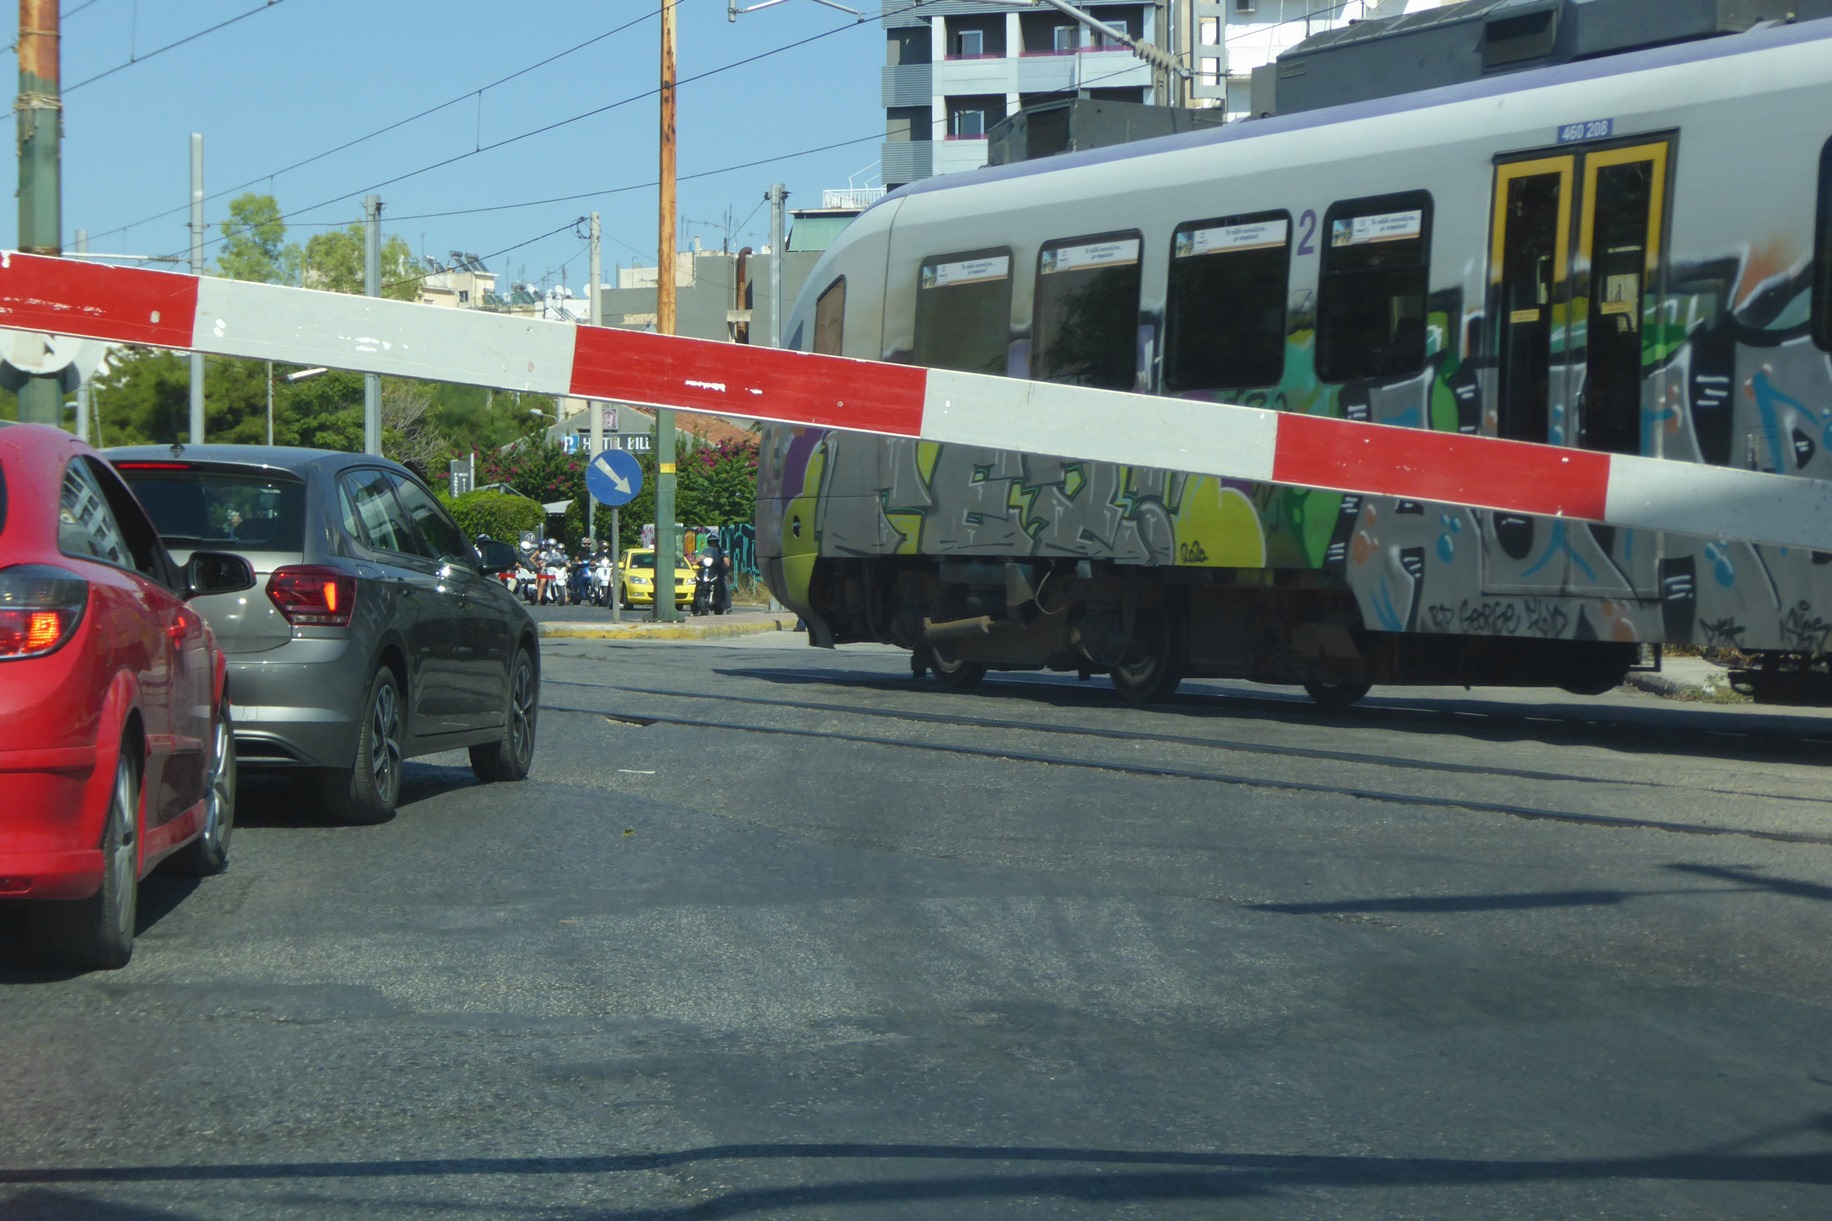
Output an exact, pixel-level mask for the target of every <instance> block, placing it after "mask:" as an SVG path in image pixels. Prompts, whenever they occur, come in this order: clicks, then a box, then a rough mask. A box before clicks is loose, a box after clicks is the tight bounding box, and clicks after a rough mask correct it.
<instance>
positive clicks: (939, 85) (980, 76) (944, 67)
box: [930, 56, 1018, 97]
mask: <svg viewBox="0 0 1832 1221" xmlns="http://www.w3.org/2000/svg"><path fill="white" fill-rule="evenodd" d="M930 66H931V67H933V68H934V69H935V77H934V79H935V92H936V93H939V94H942V95H943V96H945V97H953V96H955V95H957V94H962V93H1015V92H1017V76H1018V71H1017V69H1018V60H1017V59H1016V58H1015V57H1013V58H1007V57H1005V56H997V57H993V58H980V59H945V60H943V61H942V62H941V63H939V64H932V65H930Z"/></svg>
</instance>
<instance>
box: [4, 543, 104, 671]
mask: <svg viewBox="0 0 1832 1221" xmlns="http://www.w3.org/2000/svg"><path fill="white" fill-rule="evenodd" d="M88 605H89V582H87V581H85V580H83V578H81V577H79V576H77V575H76V574H75V573H74V572H69V571H67V570H65V569H62V568H54V567H52V566H51V565H49V564H20V565H17V566H16V567H13V568H0V659H5V658H14V657H38V656H40V655H42V654H45V653H49V652H51V651H52V650H54V649H56V648H58V647H59V646H60V645H62V644H63V643H64V641H66V640H68V639H70V634H71V633H72V632H74V631H75V630H76V625H77V624H78V623H80V622H82V619H83V608H84V607H86V606H88Z"/></svg>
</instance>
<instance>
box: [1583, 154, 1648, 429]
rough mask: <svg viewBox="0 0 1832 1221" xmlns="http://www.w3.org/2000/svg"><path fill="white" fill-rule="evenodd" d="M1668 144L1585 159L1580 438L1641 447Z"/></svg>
mask: <svg viewBox="0 0 1832 1221" xmlns="http://www.w3.org/2000/svg"><path fill="white" fill-rule="evenodd" d="M1666 157H1667V146H1666V145H1665V144H1644V145H1639V146H1636V147H1634V148H1621V149H1611V150H1608V151H1606V152H1599V153H1592V154H1590V155H1589V156H1587V157H1586V158H1585V159H1584V206H1583V211H1582V216H1581V221H1580V230H1579V232H1580V237H1579V239H1578V258H1579V259H1580V260H1582V261H1583V262H1584V263H1585V264H1587V266H1588V272H1589V274H1588V284H1589V291H1588V293H1587V294H1586V300H1585V310H1584V324H1585V326H1584V329H1585V336H1584V349H1585V359H1584V389H1583V398H1582V400H1581V402H1580V406H1579V411H1578V431H1577V437H1576V439H1577V443H1578V444H1579V445H1580V446H1582V447H1583V448H1585V449H1599V450H1607V451H1609V452H1611V453H1618V454H1634V453H1640V452H1641V339H1642V336H1641V316H1642V305H1643V301H1644V299H1645V297H1646V295H1647V293H1648V292H1649V289H1650V283H1649V282H1650V281H1651V280H1652V279H1653V277H1654V274H1655V272H1656V271H1657V269H1658V267H1659V265H1660V231H1661V220H1662V218H1663V217H1664V215H1665V206H1664V200H1665V193H1666Z"/></svg>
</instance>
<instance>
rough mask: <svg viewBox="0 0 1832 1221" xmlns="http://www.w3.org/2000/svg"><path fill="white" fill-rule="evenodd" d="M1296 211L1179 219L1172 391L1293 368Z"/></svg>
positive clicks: (1167, 377) (1173, 274)
mask: <svg viewBox="0 0 1832 1221" xmlns="http://www.w3.org/2000/svg"><path fill="white" fill-rule="evenodd" d="M1290 286H1291V214H1290V213H1289V212H1259V213H1254V214H1253V215H1249V216H1224V217H1218V218H1216V219H1214V220H1204V221H1195V222H1192V223H1190V224H1187V225H1179V226H1178V227H1177V230H1176V232H1175V233H1173V234H1172V235H1171V248H1170V277H1169V284H1168V291H1167V292H1166V295H1165V307H1164V379H1163V380H1164V389H1165V391H1166V392H1167V393H1171V394H1187V393H1190V392H1192V391H1201V390H1236V389H1242V388H1245V387H1248V386H1271V385H1275V384H1276V383H1277V382H1278V381H1279V380H1280V379H1281V378H1282V377H1283V376H1284V374H1285V307H1286V302H1287V300H1288V298H1289V294H1290Z"/></svg>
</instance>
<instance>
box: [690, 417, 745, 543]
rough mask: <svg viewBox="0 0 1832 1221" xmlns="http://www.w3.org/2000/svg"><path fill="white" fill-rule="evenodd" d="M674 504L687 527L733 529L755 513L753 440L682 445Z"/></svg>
mask: <svg viewBox="0 0 1832 1221" xmlns="http://www.w3.org/2000/svg"><path fill="white" fill-rule="evenodd" d="M679 449H680V456H679V457H678V458H677V459H676V462H675V469H676V470H677V471H678V472H679V480H678V482H677V484H676V486H675V492H674V503H675V506H676V507H677V508H678V509H679V510H680V513H679V516H680V519H681V521H682V522H683V523H684V524H686V525H689V526H736V525H742V524H744V523H746V522H749V521H750V520H751V519H752V518H753V517H754V516H755V514H756V511H757V440H756V438H746V439H744V440H742V441H720V442H719V443H718V444H716V445H714V444H708V443H706V442H703V441H702V442H696V443H688V442H683V443H682V444H681V446H680V447H679Z"/></svg>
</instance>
